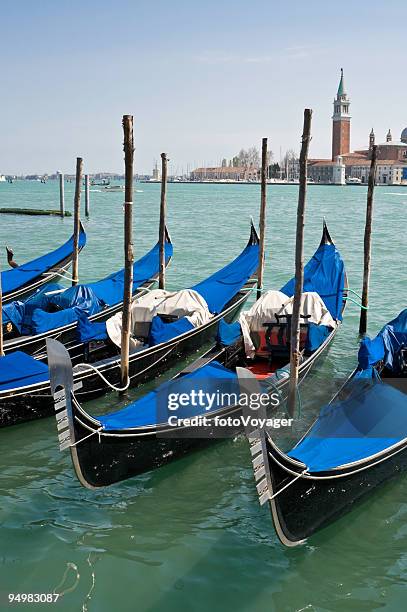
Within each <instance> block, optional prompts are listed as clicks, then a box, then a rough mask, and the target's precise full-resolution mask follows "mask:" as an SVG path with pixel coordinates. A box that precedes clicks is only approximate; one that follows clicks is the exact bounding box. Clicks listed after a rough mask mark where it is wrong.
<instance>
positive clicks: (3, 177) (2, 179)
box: [0, 174, 6, 183]
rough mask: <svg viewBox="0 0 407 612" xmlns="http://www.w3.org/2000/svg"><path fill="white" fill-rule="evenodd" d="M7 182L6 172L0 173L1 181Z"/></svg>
mask: <svg viewBox="0 0 407 612" xmlns="http://www.w3.org/2000/svg"><path fill="white" fill-rule="evenodd" d="M5 182H6V177H5V176H4V174H0V183H5Z"/></svg>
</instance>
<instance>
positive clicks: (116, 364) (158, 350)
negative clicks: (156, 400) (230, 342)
mask: <svg viewBox="0 0 407 612" xmlns="http://www.w3.org/2000/svg"><path fill="white" fill-rule="evenodd" d="M256 282H257V281H256V280H255V279H252V280H250V281H249V282H248V283H247V285H246V290H245V291H243V292H240V293H238V294H237V295H236V296H235V297H234V298H233V299H232V300H231V302H230V303H229V304H227V305H226V307H225V309H224V311H223V313H221V314H220V315H218V316H217V317H214V319H212V320H211V321H210V322H209V323H207V324H206V325H204V326H202V327H200V328H196V329H194V330H191V331H190V332H187V333H186V334H183V336H180V337H179V338H175V339H174V340H172V341H169V342H166V343H164V344H162V345H157V346H156V347H153V348H151V349H148V350H147V351H143V352H140V353H135V354H133V355H130V358H129V377H130V386H131V387H136V386H138V385H140V384H142V383H144V382H147V381H148V380H151V379H153V378H154V377H155V376H156V375H157V374H159V373H162V372H163V371H165V369H167V368H169V367H171V365H172V364H174V363H175V362H176V361H177V360H178V359H179V358H180V357H183V356H186V355H188V354H190V353H192V352H194V351H196V350H198V349H199V348H200V347H201V346H202V345H203V344H205V343H207V342H210V343H212V344H214V343H215V342H216V335H217V330H218V324H219V320H220V318H223V319H225V320H226V321H227V322H231V321H233V320H234V319H235V318H236V317H237V315H238V314H239V311H240V309H241V308H242V307H243V305H244V303H245V302H246V300H247V299H248V297H249V294H250V291H248V290H247V289H250V288H251V287H254V286H255V284H256ZM100 372H101V373H102V374H103V376H104V377H105V378H107V380H108V381H109V382H110V383H111V384H112V385H115V386H120V384H121V366H120V358H119V357H114V359H113V360H112V362H111V363H106V364H105V365H103V366H102V367H100ZM74 381H75V383H81V384H82V388H81V389H79V390H78V391H77V392H76V397H77V399H78V400H79V401H87V400H90V399H93V398H96V397H98V396H100V395H102V394H103V393H106V392H107V391H109V387H108V386H107V385H106V383H105V382H104V381H103V380H102V379H101V378H100V376H99V375H98V374H97V373H96V372H94V371H92V370H89V369H87V370H84V371H83V372H82V373H77V374H75V376H74ZM53 410H54V402H53V398H52V395H51V389H50V384H49V381H47V382H46V383H44V384H42V385H35V386H33V387H31V388H27V389H26V390H23V391H22V390H16V391H15V392H3V393H0V428H1V427H7V426H11V425H17V424H19V423H23V422H26V421H32V420H36V419H39V418H43V417H46V416H50V415H52V414H53Z"/></svg>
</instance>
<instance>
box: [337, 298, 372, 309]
mask: <svg viewBox="0 0 407 612" xmlns="http://www.w3.org/2000/svg"><path fill="white" fill-rule="evenodd" d="M358 297H359V296H358ZM343 299H344V300H346V301H347V302H348V301H349V302H353V303H354V304H356V306H358V307H359V308H363V310H369V306H363V305H362V304H360V302H357V301H356V300H354V299H353V298H351V297H349V296H347V297H344V298H343Z"/></svg>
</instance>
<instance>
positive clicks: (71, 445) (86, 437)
mask: <svg viewBox="0 0 407 612" xmlns="http://www.w3.org/2000/svg"><path fill="white" fill-rule="evenodd" d="M101 431H103V427H99V429H96V431H92V433H90V434H89V435H88V436H85V437H84V438H81V439H80V440H78V441H77V442H74V443H73V444H70V445H69V446H70V447H71V448H72V447H73V446H78V444H80V443H81V442H85V440H87V439H88V438H90V437H91V436H94V435H95V434H98V435H99V443H100V432H101Z"/></svg>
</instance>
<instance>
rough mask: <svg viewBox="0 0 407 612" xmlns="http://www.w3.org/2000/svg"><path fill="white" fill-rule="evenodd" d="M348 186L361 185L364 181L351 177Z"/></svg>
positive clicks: (347, 182)
mask: <svg viewBox="0 0 407 612" xmlns="http://www.w3.org/2000/svg"><path fill="white" fill-rule="evenodd" d="M346 184H347V185H361V184H362V179H360V178H356V177H352V176H350V177H349V178H347V179H346Z"/></svg>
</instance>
